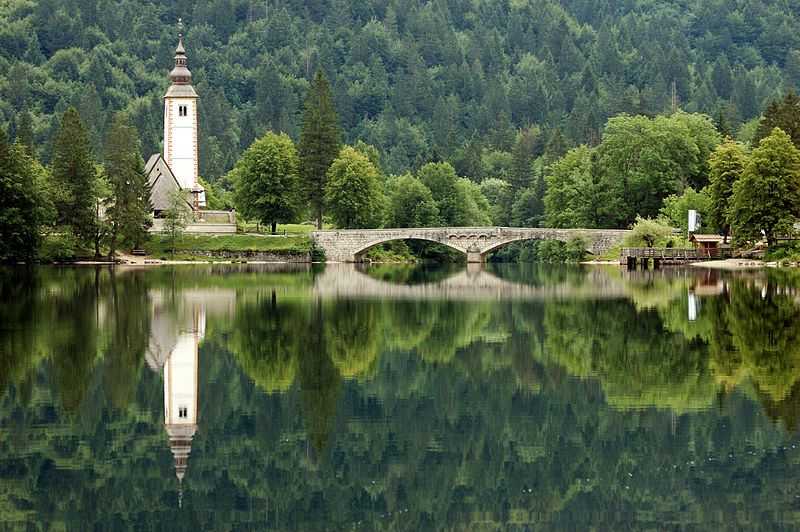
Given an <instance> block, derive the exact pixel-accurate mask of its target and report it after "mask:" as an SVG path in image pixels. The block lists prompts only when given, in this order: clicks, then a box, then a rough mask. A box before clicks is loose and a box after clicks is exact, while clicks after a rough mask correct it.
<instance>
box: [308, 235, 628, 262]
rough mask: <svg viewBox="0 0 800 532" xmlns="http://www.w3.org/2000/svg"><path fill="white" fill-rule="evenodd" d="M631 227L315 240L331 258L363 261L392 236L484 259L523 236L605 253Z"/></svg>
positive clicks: (319, 237) (317, 237) (320, 237)
mask: <svg viewBox="0 0 800 532" xmlns="http://www.w3.org/2000/svg"><path fill="white" fill-rule="evenodd" d="M628 233H629V231H625V230H617V229H544V228H538V229H526V228H519V227H429V228H422V229H350V230H342V231H316V232H314V233H312V238H313V239H314V242H315V243H316V244H317V245H318V246H319V247H321V248H322V249H324V250H325V257H326V258H327V260H329V261H338V262H360V260H361V258H362V257H363V255H364V253H366V252H367V251H368V250H369V249H370V248H372V247H375V246H377V245H379V244H383V243H385V242H391V241H393V240H425V241H428V242H436V243H437V244H443V245H445V246H447V247H449V248H452V249H455V250H457V251H460V252H461V253H464V254H465V255H466V256H467V262H484V261H485V260H486V256H487V255H488V254H489V253H491V252H492V251H494V250H496V249H498V248H501V247H503V246H505V245H506V244H510V243H512V242H520V241H523V240H559V241H561V242H569V241H570V240H574V239H581V240H582V241H583V242H584V244H585V246H586V250H587V251H589V253H592V254H594V255H602V254H603V253H605V252H606V251H608V250H609V249H610V248H611V247H613V246H614V245H616V244H619V243H621V242H622V239H623V238H624V237H625V235H626V234H628Z"/></svg>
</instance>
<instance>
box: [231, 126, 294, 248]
mask: <svg viewBox="0 0 800 532" xmlns="http://www.w3.org/2000/svg"><path fill="white" fill-rule="evenodd" d="M298 164H299V163H298V158H297V151H296V150H295V147H294V143H293V142H292V139H290V138H289V136H288V135H286V134H285V133H281V134H276V133H272V132H268V133H267V134H265V135H264V136H263V137H261V138H260V139H258V140H257V141H255V142H254V143H253V144H252V146H250V147H249V148H248V149H247V151H245V152H244V154H243V155H242V157H241V158H240V159H239V161H238V162H237V163H236V166H235V167H234V169H233V170H232V171H231V173H230V174H229V175H228V180H229V181H230V182H232V183H233V185H234V196H233V199H234V203H235V204H236V207H237V209H238V210H239V211H240V212H241V213H242V215H243V216H244V217H245V218H246V219H250V220H253V219H256V220H260V221H261V222H262V223H264V224H269V225H271V226H272V232H273V233H274V232H275V231H276V229H277V225H278V223H287V222H294V221H296V218H297V214H298V212H299V210H300V193H301V191H300V178H299V174H298Z"/></svg>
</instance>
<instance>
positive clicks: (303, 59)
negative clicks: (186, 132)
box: [0, 0, 800, 181]
mask: <svg viewBox="0 0 800 532" xmlns="http://www.w3.org/2000/svg"><path fill="white" fill-rule="evenodd" d="M798 15H800V7H798V6H796V5H794V4H793V3H782V2H767V1H756V2H754V1H744V0H738V1H725V2H724V1H721V0H700V1H697V2H645V1H640V0H630V1H626V2H611V1H603V2H596V1H587V0H562V1H560V2H558V1H553V0H545V1H537V2H534V1H530V0H480V1H476V0H470V1H467V0H437V1H412V2H407V1H402V2H401V1H399V0H366V1H363V2H349V1H346V0H331V1H322V0H315V1H312V2H309V1H300V0H287V1H284V2H276V1H275V0H203V1H189V0H179V1H169V2H152V1H147V0H121V1H115V2H110V1H108V0H100V1H97V0H37V1H34V0H10V1H8V2H3V3H2V5H0V124H5V125H6V126H7V127H8V129H10V131H11V133H12V137H13V136H14V132H15V131H17V130H18V129H19V128H20V124H19V122H20V118H19V113H20V111H24V110H27V111H29V112H30V115H31V125H32V133H33V137H34V139H35V144H36V145H37V146H38V153H37V154H36V155H37V156H38V157H39V158H40V160H42V161H43V162H45V163H48V162H49V160H50V155H51V151H52V139H53V138H54V136H55V132H56V131H57V129H58V125H59V121H60V119H61V115H62V114H63V113H64V111H65V110H66V109H67V107H68V106H69V105H75V106H76V107H77V108H78V110H79V111H80V113H81V116H82V117H83V118H84V120H85V121H86V122H87V123H88V124H89V126H90V128H91V136H92V143H93V145H94V147H95V151H96V153H97V154H101V153H102V149H101V143H102V139H103V138H104V137H105V134H106V132H107V129H108V128H109V127H110V125H111V116H112V112H114V111H119V110H126V111H128V112H129V114H130V115H131V116H132V117H133V120H134V122H135V125H136V126H137V128H138V129H139V133H140V135H141V138H142V141H143V152H144V154H145V156H146V155H148V154H150V153H154V152H156V151H158V150H159V143H160V141H161V136H162V131H161V127H162V126H161V120H162V117H161V115H162V110H161V100H160V98H161V96H163V94H164V91H165V89H166V86H167V78H166V73H167V72H168V70H169V68H170V67H171V62H172V61H171V58H172V52H173V50H174V47H175V43H176V28H175V23H176V21H177V19H178V17H183V19H184V20H185V21H186V23H187V27H188V31H187V36H186V42H187V47H188V51H189V60H190V67H191V69H192V71H193V73H194V79H195V83H196V87H197V90H198V92H199V93H200V95H201V96H202V100H201V105H202V109H201V116H202V120H201V135H200V139H201V149H200V154H201V163H200V169H201V175H203V176H204V177H205V178H206V179H207V180H209V181H214V180H216V179H218V178H220V177H221V176H223V175H224V174H225V173H226V172H227V171H228V170H230V169H231V168H232V166H233V164H234V163H235V161H236V160H237V158H238V155H239V154H240V153H241V152H242V151H243V150H244V149H245V148H247V147H248V146H249V145H250V144H251V143H252V142H253V140H254V139H256V138H257V137H258V136H260V135H261V134H262V133H264V132H265V131H266V130H268V129H272V130H275V131H283V132H286V133H288V134H289V135H290V136H292V137H293V138H295V140H297V138H298V137H299V129H300V122H301V112H302V109H301V107H302V100H303V97H304V94H305V92H306V90H307V88H308V84H309V80H310V79H311V78H312V77H313V74H314V72H315V71H316V69H317V68H322V69H323V70H324V71H325V72H326V74H327V76H328V78H329V79H330V80H331V85H332V91H333V94H334V100H335V103H336V107H337V110H338V113H339V117H340V121H341V127H342V130H343V133H344V138H343V141H344V142H346V143H349V144H353V143H355V142H356V141H357V140H363V141H364V142H366V143H367V144H371V145H374V146H376V147H377V148H378V149H379V151H380V153H381V160H382V163H383V165H384V170H385V171H386V172H387V173H394V174H400V173H402V172H404V171H406V170H416V169H418V168H419V167H420V166H421V165H422V164H424V163H426V162H428V161H431V160H448V161H451V162H453V164H454V166H455V168H456V170H457V172H458V174H459V175H461V176H467V177H471V178H473V179H475V180H480V179H481V178H483V177H502V176H498V175H495V170H496V167H494V166H493V163H496V162H497V161H501V162H502V159H503V158H504V157H508V156H510V154H511V153H513V151H514V147H515V144H516V143H517V142H516V141H517V138H518V136H519V133H520V131H527V132H529V133H530V134H531V136H530V137H529V138H528V141H529V143H530V144H529V148H532V150H533V153H534V155H539V154H541V152H542V151H543V150H544V148H545V146H546V145H547V143H548V141H549V140H551V139H552V137H553V136H554V134H555V132H556V131H558V132H559V135H558V137H560V138H561V139H562V140H563V146H564V147H569V146H571V145H578V144H582V143H588V144H596V143H597V142H598V141H599V138H600V133H601V131H602V129H603V127H604V125H605V123H606V121H607V119H608V118H609V117H612V116H616V115H618V114H620V113H630V114H645V115H655V114H659V113H664V112H669V111H670V110H671V109H673V106H675V105H677V106H678V107H680V108H681V109H684V110H686V111H688V112H695V111H696V112H702V113H706V114H708V115H709V116H711V117H713V118H714V119H715V120H716V121H717V123H718V124H719V125H720V126H721V127H722V128H723V129H724V130H725V131H727V132H735V131H737V130H738V129H739V127H740V125H741V124H742V123H744V122H746V121H749V120H751V119H753V118H756V117H757V116H758V115H759V113H760V112H761V111H762V109H763V108H764V107H765V105H766V103H767V102H768V101H770V100H771V99H773V98H775V97H776V96H778V95H779V94H781V93H782V92H784V91H785V90H786V89H787V88H788V87H791V86H794V85H795V84H796V83H798V82H800V37H798V33H797V31H796V28H797V27H798V21H797V17H798ZM23 121H27V118H25V119H23ZM27 128H28V126H27V125H25V126H24V128H23V129H26V130H27ZM559 151H563V150H559ZM559 155H560V154H559Z"/></svg>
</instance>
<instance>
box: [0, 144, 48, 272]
mask: <svg viewBox="0 0 800 532" xmlns="http://www.w3.org/2000/svg"><path fill="white" fill-rule="evenodd" d="M36 173H37V168H36V164H35V162H34V161H33V160H32V159H31V158H30V156H29V155H28V152H27V149H25V148H24V147H23V145H21V144H14V145H9V144H8V142H7V140H6V136H5V133H4V132H3V131H2V130H1V129H0V198H2V208H0V262H16V261H26V262H28V263H30V262H32V261H33V260H34V259H35V258H36V254H37V250H38V249H39V245H40V243H41V229H42V228H41V225H42V222H43V211H42V206H41V203H42V202H43V197H42V196H43V195H42V193H41V191H40V189H39V188H38V185H39V183H38V181H37V177H36Z"/></svg>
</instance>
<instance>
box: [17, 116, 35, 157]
mask: <svg viewBox="0 0 800 532" xmlns="http://www.w3.org/2000/svg"><path fill="white" fill-rule="evenodd" d="M14 121H15V123H16V132H15V134H14V137H15V138H14V140H15V142H17V143H19V144H20V145H22V146H24V147H25V148H26V149H27V150H28V153H29V154H30V155H33V149H34V148H33V117H32V116H31V113H30V112H29V111H28V110H27V109H23V110H22V111H20V112H19V113H17V116H16V117H15V119H14Z"/></svg>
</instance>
